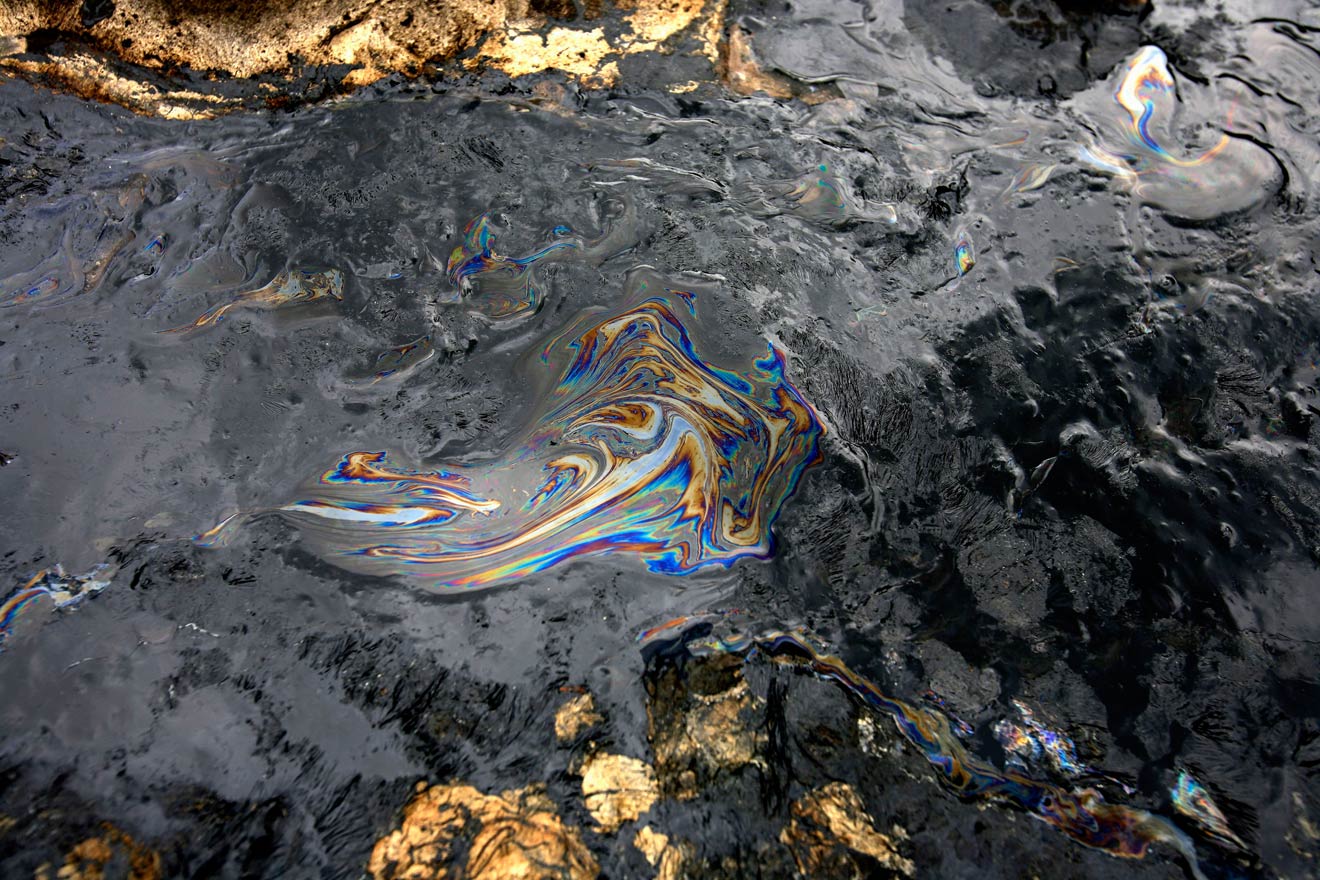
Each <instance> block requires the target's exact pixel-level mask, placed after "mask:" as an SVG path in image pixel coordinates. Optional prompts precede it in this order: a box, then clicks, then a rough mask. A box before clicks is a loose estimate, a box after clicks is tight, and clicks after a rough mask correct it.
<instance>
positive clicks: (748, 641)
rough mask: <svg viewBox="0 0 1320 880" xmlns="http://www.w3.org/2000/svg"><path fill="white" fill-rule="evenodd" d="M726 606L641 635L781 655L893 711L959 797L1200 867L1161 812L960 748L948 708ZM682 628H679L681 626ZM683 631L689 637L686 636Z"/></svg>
mask: <svg viewBox="0 0 1320 880" xmlns="http://www.w3.org/2000/svg"><path fill="white" fill-rule="evenodd" d="M727 614H728V613H719V614H708V615H698V616H693V617H684V618H678V619H676V620H672V621H669V622H668V623H665V624H661V625H660V626H657V627H654V628H652V629H650V630H648V631H647V632H646V633H644V634H643V636H644V637H645V638H644V639H642V640H643V641H644V642H645V641H653V640H655V639H657V638H659V637H661V636H662V634H668V635H665V637H666V638H680V639H684V640H685V641H686V648H687V650H688V651H689V652H691V653H692V654H694V655H697V656H701V655H703V654H735V655H740V656H742V657H744V658H747V659H748V660H751V659H752V658H753V657H755V656H758V655H764V656H767V657H771V658H774V659H775V660H776V661H780V662H788V663H792V664H795V665H798V666H800V667H802V668H805V669H808V670H810V671H811V672H812V673H814V674H815V675H817V676H819V677H821V678H823V679H825V680H827V681H832V682H834V683H835V684H837V685H839V686H840V687H842V688H843V689H844V690H846V691H847V692H848V693H850V694H852V695H853V697H855V698H856V699H857V700H858V701H859V702H860V703H861V704H862V705H863V706H865V707H867V708H868V709H870V710H871V711H873V712H876V713H878V714H881V715H886V716H888V717H890V718H891V719H893V721H894V723H895V725H896V727H897V729H898V732H899V733H900V734H901V735H902V736H903V737H904V738H905V739H906V740H907V741H908V742H909V743H911V744H912V745H913V746H914V747H916V748H917V750H918V751H919V752H920V753H921V754H922V755H923V756H925V758H926V760H927V761H928V762H929V763H930V765H931V767H932V768H934V769H935V770H936V772H937V773H938V774H939V775H940V778H941V780H942V781H943V782H944V784H945V785H946V786H947V787H948V788H949V789H950V790H951V791H952V792H953V793H954V794H956V795H958V796H959V797H961V798H964V799H966V800H979V801H989V802H998V803H1005V804H1009V805H1012V806H1015V807H1017V808H1019V809H1022V810H1024V811H1026V812H1027V813H1029V814H1031V815H1032V816H1034V817H1036V818H1037V819H1040V820H1042V821H1044V822H1047V823H1049V824H1050V825H1053V826H1054V827H1056V828H1058V829H1059V830H1060V831H1062V832H1063V833H1065V834H1067V835H1068V836H1069V837H1071V838H1072V839H1074V840H1076V841H1078V842H1080V843H1083V844H1085V845H1086V846H1090V847H1094V848H1096V849H1100V850H1103V851H1104V852H1106V853H1108V854H1110V855H1113V856H1119V857H1122V858H1142V857H1144V856H1145V855H1146V854H1147V853H1148V852H1149V851H1150V847H1151V846H1152V845H1153V844H1157V843H1159V844H1165V845H1168V846H1171V847H1173V848H1175V849H1177V850H1178V851H1179V852H1181V853H1182V854H1183V856H1184V857H1185V858H1186V859H1187V863H1188V866H1189V867H1190V868H1191V871H1192V874H1193V875H1194V876H1195V877H1196V878H1198V880H1204V877H1205V875H1204V873H1203V872H1202V870H1201V865H1200V862H1199V860H1198V857H1197V853H1196V849H1195V847H1194V845H1193V844H1192V841H1191V839H1190V838H1189V837H1188V836H1187V835H1186V834H1185V833H1184V832H1183V831H1181V830H1180V829H1179V828H1178V827H1177V826H1176V825H1174V824H1173V823H1172V822H1171V821H1169V820H1168V819H1166V818H1164V817H1162V816H1159V815H1156V814H1154V813H1151V812H1149V811H1147V810H1142V809H1138V808H1136V807H1129V806H1125V805H1122V804H1114V803H1109V802H1107V801H1106V800H1105V798H1104V796H1103V794H1101V792H1099V791H1098V790H1096V789H1095V788H1092V787H1085V788H1080V789H1072V788H1068V787H1065V786H1062V785H1059V784H1056V783H1054V782H1050V781H1045V780H1041V779H1035V778H1032V777H1030V776H1028V775H1026V774H1025V773H1023V772H1019V771H1017V770H1013V769H1004V770H1000V769H998V768H997V767H996V766H995V765H994V764H992V763H991V762H989V761H987V760H984V759H982V758H980V757H977V756H976V755H974V754H972V753H971V752H970V751H968V748H967V745H965V744H964V743H963V741H962V739H961V738H960V737H959V736H958V732H957V730H956V728H955V726H954V724H953V723H951V721H950V718H949V715H948V714H947V713H946V712H945V711H942V710H941V709H939V708H936V707H935V706H930V705H920V704H913V703H907V702H904V701H902V700H900V699H898V698H896V697H892V696H890V695H888V694H886V693H885V692H884V691H883V690H882V689H881V688H880V687H879V686H878V685H877V684H875V683H874V682H872V681H870V680H869V679H867V678H865V677H863V676H861V675H859V674H858V673H857V672H855V671H853V670H852V669H851V668H849V667H848V666H847V665H846V664H845V663H844V662H843V661H842V660H841V659H839V658H838V657H836V656H834V655H832V654H829V653H827V651H826V650H825V648H824V647H823V646H822V645H821V644H820V643H819V642H818V641H817V640H816V639H815V638H814V637H813V636H811V635H810V634H808V633H806V632H803V631H801V630H795V631H785V630H774V629H772V630H769V631H766V632H763V633H761V634H759V635H749V634H747V633H744V632H730V631H728V630H727V627H726V626H725V625H724V623H723V619H724V618H726V617H727ZM685 631H686V633H687V634H685ZM688 635H691V636H692V637H691V638H688Z"/></svg>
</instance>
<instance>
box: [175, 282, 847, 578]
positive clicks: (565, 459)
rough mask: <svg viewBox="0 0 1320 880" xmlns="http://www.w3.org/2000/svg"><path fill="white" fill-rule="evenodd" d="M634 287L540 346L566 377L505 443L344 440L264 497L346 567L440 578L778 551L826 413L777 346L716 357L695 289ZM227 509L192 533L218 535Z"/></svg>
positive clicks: (674, 569)
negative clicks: (301, 492) (320, 470)
mask: <svg viewBox="0 0 1320 880" xmlns="http://www.w3.org/2000/svg"><path fill="white" fill-rule="evenodd" d="M633 293H634V296H633V297H631V298H630V300H631V301H632V302H633V303H634V304H633V305H630V306H626V307H624V308H621V309H617V310H615V311H613V312H611V313H602V312H600V311H590V312H587V313H585V314H584V316H582V317H581V318H580V319H579V320H578V321H577V322H576V323H575V324H574V325H573V326H572V327H570V328H569V329H568V330H567V331H566V332H564V333H562V334H560V335H559V336H557V337H556V338H555V339H554V340H553V341H552V342H551V343H550V345H549V346H548V347H547V349H546V350H545V352H544V353H543V354H542V358H541V359H536V360H533V361H532V366H533V367H536V366H537V365H538V364H542V363H543V366H542V367H541V368H542V369H546V370H548V371H549V372H550V374H551V375H552V376H554V377H555V379H554V382H553V384H552V386H551V387H550V390H549V392H548V393H547V394H546V395H545V397H544V399H543V400H542V402H541V404H540V406H539V408H538V410H537V412H536V413H535V416H534V418H533V419H532V420H531V423H530V424H529V425H528V426H527V427H526V429H525V430H524V431H523V432H522V434H521V436H520V438H519V440H518V441H517V442H516V443H515V444H514V445H513V446H512V447H511V448H509V449H506V450H505V451H504V452H503V453H501V454H497V455H495V456H493V457H492V458H491V459H489V460H488V461H486V462H483V463H481V464H463V465H455V466H454V467H451V468H445V469H443V470H439V471H435V472H418V471H410V470H404V469H399V468H396V467H393V466H391V465H389V464H388V463H387V461H386V456H385V454H384V453H379V452H374V453H368V452H355V453H350V454H349V455H347V456H345V458H344V459H343V460H342V461H341V462H340V463H339V465H338V466H337V467H336V468H333V469H331V470H330V471H327V472H326V473H325V474H324V475H323V476H322V477H321V478H320V479H319V480H317V481H316V482H315V483H314V484H313V485H311V486H309V488H308V491H307V493H306V497H304V498H300V499H299V500H296V501H294V502H292V503H290V504H286V505H282V506H280V507H279V508H277V509H276V510H275V511H268V512H277V513H278V514H279V515H281V516H284V517H288V518H290V519H292V520H293V521H295V522H296V523H297V524H298V525H299V526H300V528H301V531H302V534H303V536H304V538H305V539H306V540H308V541H309V542H311V543H312V544H313V545H315V546H316V547H317V548H318V549H320V550H321V551H322V552H323V553H324V554H325V555H326V556H327V557H328V558H330V559H331V560H332V561H334V562H335V563H337V564H340V565H342V566H344V567H346V568H350V569H354V570H358V571H363V572H366V573H370V574H380V575H407V576H412V577H415V578H419V579H422V580H424V581H425V582H426V583H428V584H430V585H432V586H435V587H437V588H443V589H481V588H487V587H494V586H499V585H501V584H507V583H510V582H512V581H514V580H517V579H518V578H521V577H525V576H527V575H530V574H532V573H534V572H539V571H544V570H546V569H548V568H551V567H553V566H555V565H558V564H560V563H563V562H567V561H570V560H573V559H578V558H583V557H589V556H602V555H614V554H624V555H630V556H636V557H639V558H640V559H642V560H643V561H644V562H645V564H646V565H647V566H648V567H649V568H650V569H651V570H652V571H656V572H663V573H667V574H688V573H691V572H694V571H697V570H698V569H701V568H704V567H707V566H712V565H718V566H729V565H731V564H733V563H734V562H735V561H737V560H739V559H743V558H748V557H756V558H764V557H766V556H768V555H770V553H771V552H772V549H773V548H772V540H771V532H770V527H771V524H772V523H773V522H774V520H775V518H776V516H777V515H778V512H779V510H780V509H781V507H782V505H783V504H784V502H785V500H786V499H787V498H788V496H789V495H791V494H792V492H793V490H794V489H795V488H796V486H797V484H798V481H799V480H800V478H801V476H802V473H803V472H804V471H805V469H806V468H807V467H809V466H810V465H811V464H813V463H814V462H816V461H817V460H818V459H819V457H820V451H819V441H820V437H821V436H822V434H823V432H824V427H823V426H822V424H821V422H820V419H819V418H818V416H817V415H816V413H815V412H814V410H813V409H812V408H811V406H810V405H809V404H808V403H807V402H806V400H805V399H803V397H802V395H801V394H800V393H799V392H798V390H797V389H796V388H794V387H793V385H792V384H791V383H790V382H789V381H788V380H787V378H786V376H785V361H784V356H783V354H782V353H781V352H780V351H779V350H778V349H776V348H774V347H773V346H770V347H769V348H768V350H767V351H766V353H765V355H764V356H763V357H761V358H758V359H754V360H752V362H751V364H750V368H749V369H748V370H747V371H746V372H734V371H732V370H729V369H725V368H722V367H719V366H716V365H714V364H711V363H708V362H706V361H705V360H703V359H702V357H701V355H700V353H699V350H698V347H697V345H696V343H695V342H694V340H693V339H692V337H691V336H690V335H689V331H688V328H687V326H686V325H685V324H684V321H683V315H684V314H687V313H689V310H690V309H693V308H695V305H694V301H693V295H692V294H691V293H690V292H687V291H676V290H672V289H669V288H665V287H663V286H662V285H661V284H660V283H658V282H657V281H656V280H655V279H654V278H652V279H651V280H650V281H648V280H647V278H646V276H645V274H642V276H641V277H640V279H634V288H633ZM648 294H649V295H648ZM642 296H645V298H644V299H643V298H641V297H642ZM242 519H245V517H239V518H238V519H237V520H233V522H239V521H241V520H242ZM228 525H229V521H227V522H226V523H222V524H221V526H219V527H217V528H216V529H213V530H212V531H211V532H208V533H207V534H206V535H203V536H200V538H199V540H200V541H201V542H202V543H203V544H210V543H218V542H219V541H221V540H223V538H224V536H225V534H226V533H227V532H228V530H229V529H228V528H227V526H228Z"/></svg>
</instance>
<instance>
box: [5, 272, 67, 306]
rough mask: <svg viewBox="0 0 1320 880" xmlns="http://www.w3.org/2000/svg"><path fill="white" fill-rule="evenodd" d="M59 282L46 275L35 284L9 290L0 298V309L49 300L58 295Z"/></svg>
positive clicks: (55, 278) (52, 276) (53, 277)
mask: <svg viewBox="0 0 1320 880" xmlns="http://www.w3.org/2000/svg"><path fill="white" fill-rule="evenodd" d="M59 289H60V280H59V279H58V278H57V277H55V276H54V275H47V276H46V277H44V278H42V279H41V280H40V281H37V282H36V283H35V284H31V285H29V286H27V287H22V288H19V289H17V290H11V291H9V292H8V293H7V294H5V295H4V296H3V297H0V308H5V307H8V306H21V305H26V304H28V303H32V302H41V301H43V300H49V299H51V298H52V297H54V296H55V295H56V294H57V293H59Z"/></svg>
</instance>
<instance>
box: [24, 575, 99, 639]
mask: <svg viewBox="0 0 1320 880" xmlns="http://www.w3.org/2000/svg"><path fill="white" fill-rule="evenodd" d="M113 573H114V572H113V571H112V570H111V569H110V566H108V565H98V566H96V567H95V568H93V569H92V570H91V571H89V572H87V573H86V574H82V575H69V574H65V572H64V568H63V567H62V566H59V565H56V566H55V567H54V568H47V569H43V570H42V571H39V572H37V574H35V575H34V576H33V577H32V579H31V580H29V581H28V582H27V583H26V584H24V585H23V586H21V587H19V588H18V590H16V591H15V592H14V593H13V595H11V596H10V597H9V598H8V599H6V600H5V601H4V603H3V604H0V645H3V644H4V640H5V639H6V638H7V637H8V635H9V633H10V632H11V631H12V630H13V628H14V624H15V623H16V622H17V620H18V618H19V615H21V614H22V613H23V612H24V611H26V610H27V609H29V608H31V607H32V606H33V605H34V604H36V603H37V602H38V601H40V600H41V599H49V600H50V601H51V602H52V603H53V604H54V606H55V607H56V608H67V607H69V606H71V605H76V604H77V603H79V602H81V601H82V600H83V599H85V598H87V597H88V596H90V595H93V594H95V593H99V592H100V591H101V590H104V589H105V588H106V587H108V586H110V577H111V576H112V575H113Z"/></svg>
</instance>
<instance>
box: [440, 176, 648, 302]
mask: <svg viewBox="0 0 1320 880" xmlns="http://www.w3.org/2000/svg"><path fill="white" fill-rule="evenodd" d="M606 208H607V210H609V211H610V213H609V215H608V216H607V217H606V223H605V225H606V229H605V231H604V233H603V234H602V235H601V236H600V237H598V238H595V239H588V238H586V237H584V236H582V235H579V234H577V233H575V232H574V231H573V229H572V228H571V227H569V226H565V225H562V224H561V225H558V226H556V227H555V228H554V230H553V232H552V234H553V235H554V236H555V240H554V241H551V242H550V243H549V244H546V245H544V246H542V247H540V248H538V249H537V250H535V251H533V252H532V253H530V254H528V255H526V256H523V257H508V256H504V255H503V254H500V253H499V252H498V251H496V250H495V238H496V235H495V232H494V231H493V229H492V228H491V220H490V215H489V213H486V214H480V215H478V216H477V217H475V218H473V219H472V221H471V222H469V223H468V225H467V226H466V227H465V228H464V230H463V240H462V242H461V243H460V244H459V245H458V246H457V247H455V248H454V250H453V251H452V252H451V253H450V254H449V260H448V262H447V263H446V266H445V273H446V275H447V276H448V278H449V282H450V283H451V284H452V285H454V287H455V288H457V290H458V291H459V295H460V297H461V299H462V301H463V302H464V303H466V304H467V306H468V309H469V311H470V312H471V313H472V314H474V315H477V316H478V317H482V318H486V319H487V320H489V321H491V322H493V323H505V322H512V321H517V320H520V319H522V318H526V317H529V316H531V315H533V314H535V313H536V312H537V311H539V310H540V308H541V305H542V304H543V303H544V301H545V285H544V282H542V281H541V279H540V277H539V276H538V266H539V265H543V264H546V263H553V262H557V261H560V260H567V259H574V260H578V261H581V262H585V263H587V264H589V265H599V264H600V263H602V262H604V261H605V260H607V259H609V258H610V257H612V256H615V255H616V254H618V253H620V252H622V251H624V250H626V249H628V248H629V247H631V246H633V245H634V244H635V243H636V240H637V214H636V207H635V205H634V204H633V202H632V201H631V200H630V199H629V200H610V201H609V202H608V204H607V205H606Z"/></svg>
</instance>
